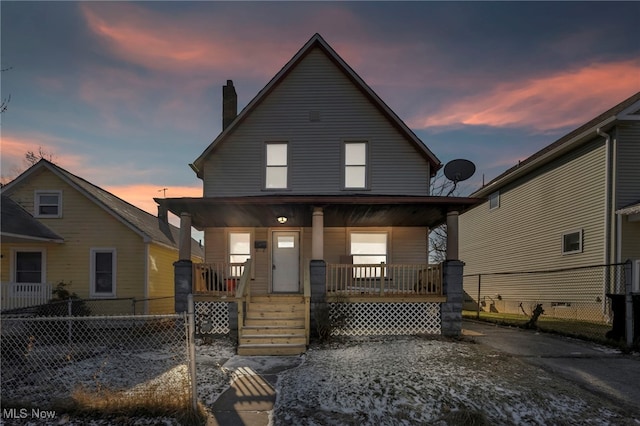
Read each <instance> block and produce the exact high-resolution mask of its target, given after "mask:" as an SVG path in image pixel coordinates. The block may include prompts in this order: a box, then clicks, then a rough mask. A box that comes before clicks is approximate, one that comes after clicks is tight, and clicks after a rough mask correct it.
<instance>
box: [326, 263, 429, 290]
mask: <svg viewBox="0 0 640 426" xmlns="http://www.w3.org/2000/svg"><path fill="white" fill-rule="evenodd" d="M327 293H329V294H341V295H347V296H350V295H351V296H355V295H366V296H383V297H384V296H411V295H420V296H441V295H442V267H441V264H437V265H427V264H385V263H380V264H359V265H358V264H356V265H352V264H327Z"/></svg>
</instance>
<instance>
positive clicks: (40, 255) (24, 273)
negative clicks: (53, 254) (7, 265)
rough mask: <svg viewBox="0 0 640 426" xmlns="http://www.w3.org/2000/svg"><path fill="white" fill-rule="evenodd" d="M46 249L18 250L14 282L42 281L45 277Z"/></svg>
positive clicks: (15, 257)
mask: <svg viewBox="0 0 640 426" xmlns="http://www.w3.org/2000/svg"><path fill="white" fill-rule="evenodd" d="M44 258H45V255H44V251H42V250H29V251H16V252H15V256H14V259H15V264H14V277H13V279H14V282H17V283H42V282H44V278H45V273H44V272H45V271H44V265H45V263H44Z"/></svg>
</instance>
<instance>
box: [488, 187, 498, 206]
mask: <svg viewBox="0 0 640 426" xmlns="http://www.w3.org/2000/svg"><path fill="white" fill-rule="evenodd" d="M498 207H500V191H496V192H494V193H493V194H491V195H489V210H493V209H497V208H498Z"/></svg>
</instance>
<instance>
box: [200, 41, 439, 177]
mask: <svg viewBox="0 0 640 426" xmlns="http://www.w3.org/2000/svg"><path fill="white" fill-rule="evenodd" d="M316 47H317V48H320V50H322V52H324V53H325V54H326V55H327V56H328V57H329V59H331V61H332V62H333V63H334V64H336V66H337V67H338V68H339V69H340V71H342V72H343V73H344V74H345V75H346V76H347V77H348V78H349V80H351V82H352V83H353V84H354V85H355V86H356V87H357V88H358V89H359V90H360V91H361V92H362V93H363V94H364V95H365V96H366V97H367V98H368V99H369V100H370V101H371V102H372V103H373V105H375V106H376V107H377V108H378V109H379V110H380V112H381V113H382V114H383V115H384V116H385V117H387V119H388V120H389V121H390V122H391V123H392V124H393V125H394V126H395V127H396V128H397V129H398V130H399V131H400V133H402V134H403V135H404V136H405V137H406V138H407V139H408V140H409V141H411V142H412V143H413V144H414V145H415V147H416V148H417V149H418V152H420V153H421V154H422V155H423V156H424V157H425V158H426V159H427V161H429V163H430V164H431V173H432V175H435V173H436V172H437V171H438V170H439V169H440V168H441V167H442V163H441V162H440V160H439V159H438V158H437V157H436V156H435V155H434V154H433V153H432V152H431V151H430V150H429V148H427V146H426V145H425V144H424V143H423V142H422V141H421V140H420V139H419V138H418V136H416V134H415V133H413V131H412V130H411V129H409V127H407V125H406V124H405V123H404V122H403V121H402V120H401V119H400V118H399V117H398V116H397V115H396V113H395V112H393V111H392V110H391V108H389V106H388V105H387V104H386V103H384V101H382V99H380V97H379V96H378V95H377V94H376V93H375V92H374V91H373V90H372V89H371V88H370V87H369V86H368V85H367V84H366V83H365V82H364V80H362V78H360V76H359V75H358V74H356V72H355V71H354V70H353V69H352V68H351V67H350V66H349V65H348V64H347V63H346V62H345V61H344V60H343V59H342V58H341V57H340V55H338V54H337V53H336V51H335V50H333V48H332V47H331V46H329V44H328V43H327V42H326V41H325V40H324V39H323V38H322V36H321V35H320V34H317V33H316V34H315V35H314V36H313V37H311V39H309V41H307V43H305V45H304V46H302V48H301V49H300V50H299V51H298V53H296V54H295V55H294V56H293V58H291V60H289V62H287V64H286V65H285V66H284V67H283V68H282V69H281V70H280V71H278V73H277V74H276V75H275V76H274V77H273V78H272V79H271V81H269V83H267V85H266V86H265V87H264V88H263V89H262V90H261V91H260V92H258V94H257V95H256V96H255V97H254V98H253V99H252V100H251V102H249V103H248V104H247V106H246V107H245V108H243V109H242V111H241V112H240V113H239V114H238V116H237V117H236V119H235V120H234V121H233V122H232V123H231V124H229V126H227V128H226V129H224V130H223V131H222V132H221V133H220V134H219V135H218V137H216V138H215V139H214V141H213V142H212V143H211V144H210V145H209V146H208V147H207V149H205V150H204V152H203V153H202V154H200V156H199V157H198V158H197V159H196V160H195V161H194V162H193V164H190V166H191V168H192V169H193V170H194V171H195V172H196V174H197V175H198V177H199V178H201V179H202V164H203V162H204V160H205V158H207V156H208V155H209V154H210V153H211V152H212V151H213V150H215V148H216V146H217V145H218V144H219V143H220V141H222V140H223V139H225V138H226V137H227V135H229V134H231V133H232V132H233V131H234V130H235V129H236V128H237V127H238V126H239V125H240V124H241V123H242V122H243V121H244V119H245V118H246V117H247V116H248V115H249V114H251V112H252V111H253V110H254V109H255V108H256V107H257V106H258V105H260V103H262V101H263V100H264V99H265V98H266V97H267V96H269V94H270V93H271V92H272V91H273V90H274V88H275V87H277V86H278V85H279V84H280V83H281V82H282V81H283V80H284V79H285V78H286V77H287V75H288V74H289V73H290V72H291V71H292V70H293V69H294V68H295V67H296V66H297V65H298V64H299V63H300V61H302V59H304V57H305V56H307V54H308V53H309V52H311V50H313V49H314V48H316Z"/></svg>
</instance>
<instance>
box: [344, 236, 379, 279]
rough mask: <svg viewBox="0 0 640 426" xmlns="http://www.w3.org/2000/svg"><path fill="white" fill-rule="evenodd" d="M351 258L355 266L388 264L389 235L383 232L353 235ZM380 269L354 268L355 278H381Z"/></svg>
mask: <svg viewBox="0 0 640 426" xmlns="http://www.w3.org/2000/svg"><path fill="white" fill-rule="evenodd" d="M351 256H353V264H354V265H380V264H381V263H387V234H386V233H383V232H372V233H365V232H353V233H351ZM381 272H382V271H381V268H380V267H375V268H371V267H367V268H354V276H355V277H356V278H361V277H371V276H374V277H379V276H380V275H381Z"/></svg>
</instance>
